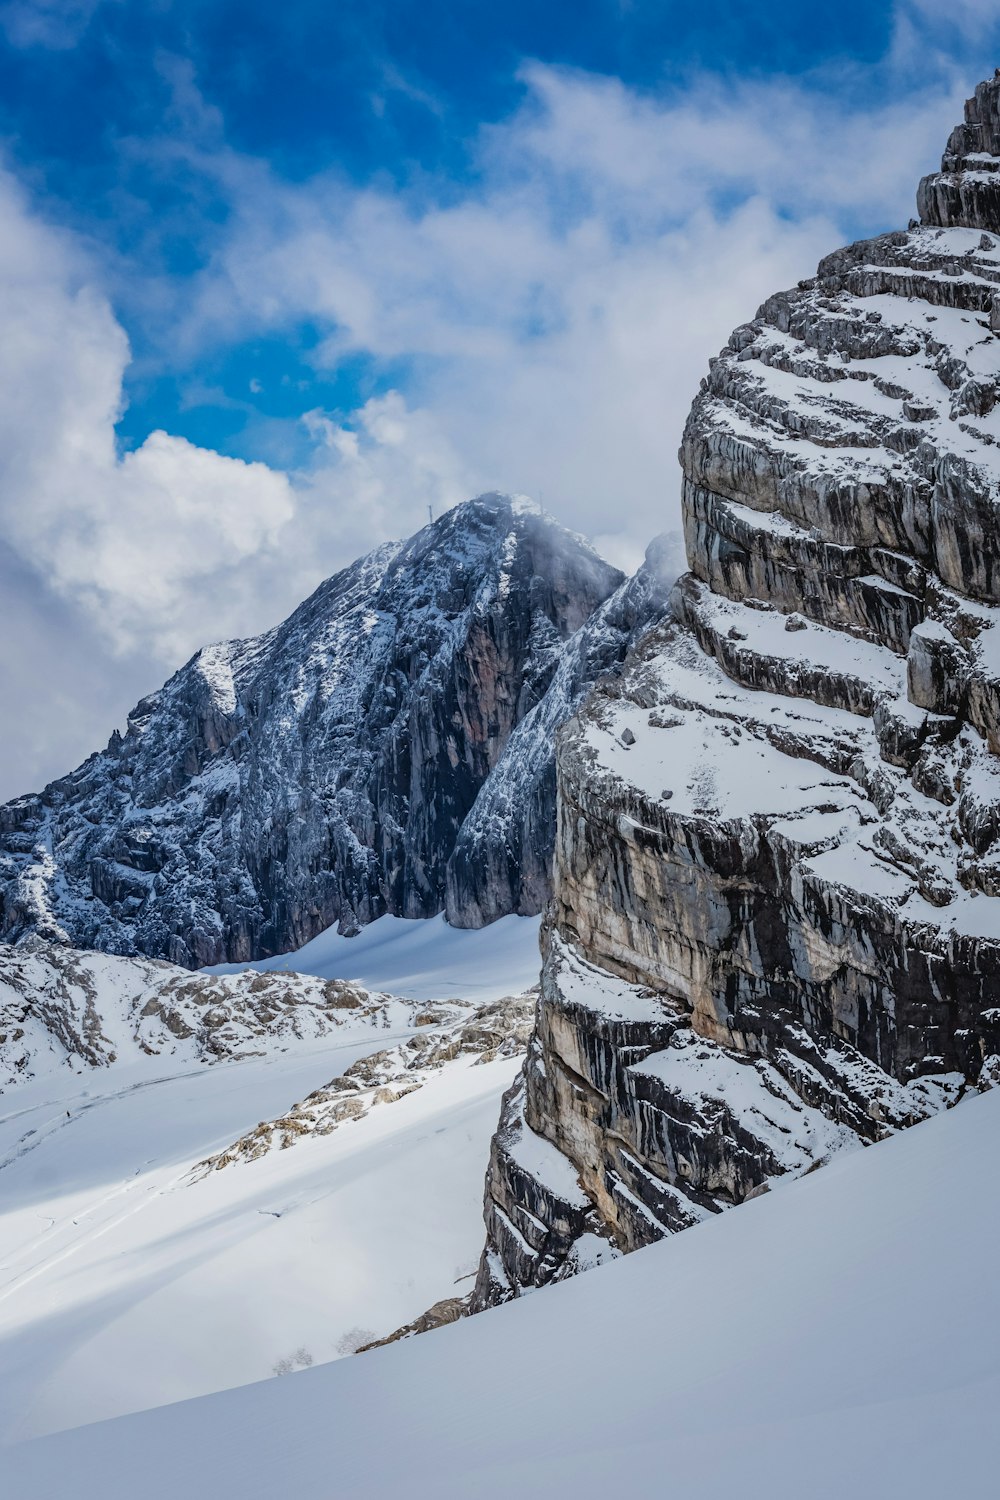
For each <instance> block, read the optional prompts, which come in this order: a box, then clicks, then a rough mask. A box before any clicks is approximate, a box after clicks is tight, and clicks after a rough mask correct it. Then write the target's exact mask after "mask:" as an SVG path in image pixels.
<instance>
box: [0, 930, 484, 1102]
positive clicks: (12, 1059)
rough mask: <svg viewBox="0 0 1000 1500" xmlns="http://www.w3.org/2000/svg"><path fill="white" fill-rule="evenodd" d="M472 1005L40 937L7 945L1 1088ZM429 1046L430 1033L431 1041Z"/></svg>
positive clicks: (0, 1024)
mask: <svg viewBox="0 0 1000 1500" xmlns="http://www.w3.org/2000/svg"><path fill="white" fill-rule="evenodd" d="M471 1009H472V1007H470V1006H468V1005H463V1004H461V1003H459V1002H454V1003H452V1002H449V1003H448V1004H447V1005H443V1006H438V1007H436V1008H435V1011H434V1015H433V1018H431V1017H429V1016H428V1013H427V1012H428V1007H427V1006H425V1005H422V1004H421V1003H420V1002H418V1001H415V1000H401V999H397V998H395V997H394V996H391V995H385V994H380V993H377V992H372V991H369V990H366V989H365V988H364V987H363V986H362V985H360V984H356V983H354V982H352V981H349V980H340V979H319V978H315V977H313V976H312V975H308V974H289V973H276V974H258V973H254V972H252V971H245V972H243V973H241V974H225V975H220V974H192V973H190V971H189V970H187V969H182V968H178V967H176V966H175V965H174V964H168V963H164V962H162V960H159V959H143V958H120V957H118V956H116V955H113V954H107V953H93V952H82V951H80V950H79V949H75V948H69V947H67V946H66V945H65V944H63V943H46V942H43V941H42V940H41V939H39V938H30V939H29V940H28V941H27V942H26V943H24V944H22V945H20V946H18V947H16V948H13V947H10V946H8V945H6V944H0V1092H2V1091H3V1090H5V1089H7V1088H8V1087H9V1086H10V1085H13V1084H17V1083H21V1082H23V1081H24V1080H25V1079H29V1078H35V1077H39V1076H41V1075H44V1074H47V1073H52V1072H62V1071H64V1070H65V1069H67V1068H69V1069H71V1070H72V1071H74V1072H81V1071H83V1070H84V1069H87V1068H114V1067H115V1066H117V1065H125V1064H131V1065H134V1064H135V1063H136V1062H141V1061H143V1060H144V1059H147V1058H155V1057H161V1058H165V1059H166V1058H170V1059H175V1060H177V1061H178V1063H184V1064H202V1063H206V1064H211V1063H215V1062H220V1061H224V1062H230V1061H233V1060H236V1059H239V1058H246V1057H259V1056H263V1055H264V1054H266V1053H267V1052H269V1051H275V1050H281V1049H284V1048H286V1047H288V1046H289V1045H290V1044H292V1043H296V1042H313V1041H319V1040H321V1039H322V1038H324V1037H331V1036H336V1035H337V1034H338V1033H339V1034H345V1032H346V1033H349V1034H351V1035H354V1034H358V1035H360V1036H362V1037H367V1036H368V1035H369V1034H370V1035H371V1037H372V1041H373V1045H377V1039H378V1036H379V1034H380V1033H383V1032H386V1031H391V1032H393V1033H398V1032H399V1031H400V1030H403V1029H406V1028H410V1027H413V1026H417V1025H427V1026H430V1025H435V1026H438V1025H444V1024H445V1023H448V1025H449V1026H453V1025H454V1022H455V1019H456V1018H462V1019H463V1020H464V1021H465V1022H466V1024H468V1022H469V1013H470V1011H471ZM421 1040H422V1041H424V1043H425V1044H427V1043H429V1040H430V1038H429V1036H427V1037H422V1039H421Z"/></svg>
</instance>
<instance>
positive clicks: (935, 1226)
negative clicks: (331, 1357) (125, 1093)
mask: <svg viewBox="0 0 1000 1500" xmlns="http://www.w3.org/2000/svg"><path fill="white" fill-rule="evenodd" d="M998 1143H1000V1093H992V1094H989V1095H986V1096H985V1097H982V1098H977V1099H973V1100H971V1101H967V1102H965V1103H963V1104H961V1105H960V1106H959V1107H958V1108H957V1109H955V1110H953V1111H951V1112H949V1113H948V1114H947V1115H944V1116H939V1117H938V1118H936V1119H934V1120H932V1121H929V1122H927V1123H925V1124H922V1125H918V1126H916V1127H915V1128H914V1129H913V1130H911V1131H909V1132H907V1133H906V1134H905V1135H903V1136H900V1137H897V1138H895V1139H893V1140H891V1141H887V1142H884V1143H882V1144H881V1145H878V1146H875V1147H873V1148H872V1149H870V1150H867V1151H862V1152H856V1153H854V1154H853V1155H851V1156H847V1157H843V1158H841V1159H840V1160H839V1161H838V1162H836V1163H835V1164H833V1165H831V1166H829V1167H827V1168H826V1169H825V1170H824V1171H822V1172H819V1173H816V1174H814V1175H812V1176H810V1177H808V1178H805V1179H802V1180H800V1181H795V1182H790V1183H787V1184H784V1185H782V1186H779V1187H777V1188H776V1189H774V1190H773V1191H772V1192H770V1193H768V1194H765V1195H764V1196H763V1197H762V1198H759V1199H757V1200H755V1201H754V1202H752V1203H748V1204H745V1205H744V1206H743V1207H741V1208H739V1209H737V1210H735V1211H734V1212H732V1213H729V1214H724V1215H722V1216H721V1217H718V1218H714V1219H710V1220H709V1221H707V1222H705V1223H702V1224H699V1225H698V1226H697V1227H695V1228H694V1229H692V1230H690V1231H689V1232H687V1233H685V1234H683V1235H679V1236H676V1237H673V1238H671V1239H669V1240H667V1241H665V1242H663V1243H661V1244H658V1245H654V1246H651V1247H649V1248H647V1249H645V1250H642V1251H640V1252H638V1253H637V1254H636V1255H633V1256H629V1257H628V1258H627V1259H624V1260H620V1261H617V1262H615V1263H614V1264H612V1265H609V1266H605V1267H602V1268H601V1269H599V1270H596V1271H593V1272H590V1273H588V1275H586V1276H581V1277H578V1278H577V1279H576V1280H574V1281H571V1282H567V1283H564V1284H563V1285H561V1286H558V1287H553V1288H552V1289H551V1290H550V1291H548V1292H546V1293H545V1294H544V1295H543V1296H540V1297H537V1296H536V1297H529V1298H525V1299H523V1300H520V1301H517V1302H512V1303H509V1304H508V1305H507V1306H505V1307H502V1308H499V1309H496V1310H495V1311H493V1312H490V1313H488V1314H485V1315H484V1316H482V1317H478V1318H471V1319H467V1320H464V1321H462V1322H460V1323H457V1324H455V1325H453V1326H451V1327H448V1328H444V1329H442V1330H440V1331H438V1332H435V1333H432V1334H430V1335H428V1336H426V1337H424V1338H420V1339H415V1340H413V1341H411V1342H408V1343H403V1344H395V1345H393V1346H392V1347H390V1348H386V1349H379V1350H376V1351H374V1352H372V1353H369V1354H363V1355H360V1356H358V1357H357V1358H355V1359H352V1360H342V1361H340V1362H339V1363H337V1364H333V1365H329V1366H326V1367H324V1368H322V1369H318V1370H306V1371H304V1372H303V1373H300V1374H294V1375H291V1376H290V1377H289V1378H288V1379H286V1380H280V1381H270V1382H268V1383H266V1384H260V1385H254V1386H250V1387H247V1388H244V1389H241V1390H236V1391H228V1392H225V1393H223V1394H221V1395H216V1396H211V1397H207V1398H205V1399H202V1400H198V1401H192V1402H185V1403H183V1404H181V1405H176V1406H171V1407H164V1408H160V1409H158V1410H155V1411H150V1412H146V1413H143V1414H141V1415H137V1416H131V1417H126V1418H123V1419H121V1420H119V1421H116V1422H111V1423H101V1424H98V1425H94V1426H89V1427H84V1428H81V1429H79V1430H77V1431H74V1432H66V1433H61V1434H58V1435H56V1436H52V1437H48V1438H45V1439H43V1440H41V1441H39V1442H36V1443H33V1444H29V1445H23V1446H19V1447H15V1448H12V1449H9V1450H7V1451H5V1453H4V1455H3V1473H4V1480H5V1483H6V1492H7V1493H8V1494H10V1495H11V1497H12V1500H62V1497H63V1496H65V1495H66V1494H68V1493H72V1494H73V1495H74V1496H77V1497H79V1500H119V1497H121V1500H126V1497H128V1500H132V1497H133V1496H134V1495H136V1494H142V1495H143V1496H144V1497H145V1500H176V1497H177V1496H178V1495H185V1496H188V1497H190V1500H209V1497H216V1496H220V1495H225V1496H239V1497H240V1500H273V1497H274V1496H279V1495H280V1496H284V1495H315V1496H330V1497H332V1496H337V1497H338V1500H339V1497H341V1496H344V1497H347V1496H352V1497H353V1496H361V1495H364V1496H366V1497H369V1500H390V1497H395V1496H398V1495H404V1494H405V1495H407V1496H412V1497H414V1500H424V1497H426V1500H432V1497H433V1500H511V1497H512V1496H515V1495H522V1496H528V1495H533V1496H534V1495H550V1496H553V1497H556V1496H560V1497H561V1496H567V1497H569V1496H572V1497H574V1500H605V1497H606V1496H607V1495H609V1494H615V1493H621V1492H622V1489H623V1487H627V1489H628V1491H629V1492H630V1493H633V1494H636V1495H660V1494H677V1495H686V1496H692V1497H694V1496H696V1497H697V1500H732V1497H734V1496H747V1497H754V1500H756V1497H758V1496H765V1495H766V1496H767V1497H768V1500H801V1497H802V1496H803V1495H804V1494H807V1495H808V1496H809V1500H843V1497H844V1496H845V1495H857V1496H863V1497H866V1500H867V1497H872V1500H874V1497H875V1496H893V1497H896V1496H901V1497H902V1496H905V1497H906V1500H938V1497H940V1496H941V1495H953V1494H990V1493H992V1491H993V1489H994V1488H995V1484H996V1453H995V1443H994V1437H993V1434H994V1428H995V1414H996V1409H997V1404H998V1401H1000V1350H998V1348H997V1343H996V1340H995V1339H994V1338H993V1337H991V1330H992V1329H993V1328H995V1326H996V1324H997V1320H998V1318H1000V1289H998V1285H997V1279H996V1277H995V1275H994V1274H993V1270H992V1268H993V1263H994V1257H995V1248H996V1244H997V1241H998V1238H1000V1184H998V1178H997V1174H996V1171H995V1160H996V1155H997V1149H998ZM956 1268H958V1269H956Z"/></svg>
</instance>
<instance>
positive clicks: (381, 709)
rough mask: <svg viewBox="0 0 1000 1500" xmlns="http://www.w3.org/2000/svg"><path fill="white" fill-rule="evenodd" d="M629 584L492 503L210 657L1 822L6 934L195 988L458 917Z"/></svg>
mask: <svg viewBox="0 0 1000 1500" xmlns="http://www.w3.org/2000/svg"><path fill="white" fill-rule="evenodd" d="M621 583H622V575H621V574H620V573H619V572H618V571H617V570H616V569H614V568H611V567H610V566H609V565H608V564H606V563H605V562H603V561H602V560H601V559H600V558H599V557H598V555H597V554H596V553H595V552H594V550H593V548H591V547H590V545H589V544H587V543H584V542H583V541H582V539H580V538H577V537H575V536H574V535H573V534H572V533H571V532H568V531H566V530H565V529H564V528H562V527H561V526H559V525H558V524H557V523H556V522H555V521H554V520H552V518H551V517H548V516H546V515H545V514H544V513H543V512H542V511H541V510H540V509H539V508H538V507H537V506H534V505H533V504H531V503H529V502H527V501H526V500H525V499H524V498H523V497H514V498H511V497H508V496H504V495H500V494H484V495H480V496H478V497H477V498H476V499H474V500H470V501H468V502H466V503H465V504H463V505H460V506H457V507H455V508H454V509H453V510H450V511H447V512H445V513H444V514H443V515H441V516H440V517H438V518H437V519H436V520H434V521H432V522H431V523H430V524H429V525H428V526H425V527H424V528H423V529H422V530H421V531H419V532H417V533H416V535H414V536H413V537H411V538H410V539H409V540H408V541H405V542H390V543H386V544H384V545H382V546H380V547H377V548H376V549H375V550H374V551H373V552H371V553H370V554H368V556H366V557H363V558H360V559H359V560H358V561H357V562H355V563H353V564H351V565H350V566H349V567H347V568H345V569H342V570H341V571H340V572H339V573H337V574H335V575H334V576H333V577H331V578H329V579H327V580H326V581H325V582H324V583H322V584H321V585H320V586H319V588H317V589H316V590H315V592H314V593H313V594H312V596H311V597H310V598H309V599H307V600H305V601H304V603H303V604H301V605H300V606H299V608H298V609H296V610H295V611H294V612H293V614H292V615H290V616H289V618H288V619H287V620H285V621H284V622H283V623H282V624H280V625H278V626H276V627H275V628H273V629H271V630H269V631H267V632H265V633H264V634H262V635H260V636H258V637H254V638H251V639H248V640H241V641H232V642H223V643H218V644H215V645H212V646H208V647H205V648H204V649H203V650H202V651H200V652H198V653H197V654H196V655H195V656H194V657H193V658H192V659H191V661H189V662H188V663H187V664H186V665H185V666H184V667H183V668H181V670H180V671H179V672H177V673H175V674H174V676H173V677H172V678H171V679H170V680H169V682H167V683H166V684H165V685H164V686H163V687H162V688H161V689H160V690H159V691H158V692H156V693H153V694H151V695H150V696H149V697H147V698H145V699H143V700H142V702H141V703H139V704H138V705H137V706H136V708H135V709H134V710H133V711H132V713H131V714H130V715H129V719H128V726H127V729H126V732H125V734H124V735H123V736H122V735H119V734H118V733H117V732H116V733H115V734H114V735H113V736H112V738H111V740H110V742H109V744H108V746H107V749H106V750H104V751H102V752H100V753H98V754H97V755H94V756H91V757H90V758H89V759H88V760H87V761H86V762H84V764H83V765H82V766H81V767H79V768H78V769H77V770H76V771H74V772H72V773H71V774H70V775H69V776H66V777H64V778H62V779H61V780H59V781H56V782H54V783H52V784H51V785H50V786H49V787H47V788H46V789H45V790H44V791H43V792H42V793H40V794H38V795H37V796H28V797H22V798H19V799H18V800H17V801H15V802H12V803H10V804H8V805H7V806H6V807H5V808H3V809H0V936H2V937H6V938H8V939H14V940H16V939H18V938H19V937H20V936H21V935H23V934H24V933H27V932H38V933H40V934H41V935H42V936H43V937H46V938H49V939H52V940H66V939H68V940H69V941H70V942H71V943H73V944H76V945H77V946H81V947H95V948H100V949H104V950H107V951H117V952H121V953H126V954H128V953H144V954H148V955H150V956H154V957H157V956H159V957H166V958H169V959H171V960H172V961H175V962H178V963H181V964H183V965H186V966H189V967H197V966H201V965H204V964H210V963H217V962H220V961H230V960H243V959H248V958H253V957H263V956H266V955H268V954H273V953H280V952H286V951H288V950H289V949H294V948H297V947H299V946H300V945H301V944H302V943H304V942H306V941H308V940H309V939H310V938H312V937H314V936H315V935H316V934H317V933H318V932H321V931H322V930H323V929H324V928H325V927H328V926H330V925H331V924H336V925H338V926H339V927H340V929H341V930H342V931H351V930H356V929H357V928H358V927H359V926H362V925H364V924H365V923H367V922H369V921H371V920H373V919H374V918H376V917H378V916H380V915H381V914H382V913H384V912H392V913H394V914H396V915H400V916H409V917H421V916H429V915H432V914H434V913H436V912H439V911H441V910H442V909H443V908H444V906H445V901H446V870H447V866H448V861H449V859H450V857H451V854H452V851H453V848H454V846H455V842H456V839H457V836H458V833H459V831H460V829H461V827H462V825H463V822H464V820H465V819H466V817H467V815H468V814H469V812H470V810H471V808H472V806H473V804H474V803H475V801H476V797H477V795H478V793H479V790H480V789H481V787H482V785H483V784H484V782H485V781H486V780H487V779H488V777H489V775H490V773H491V772H492V770H493V769H494V768H495V767H496V765H497V763H498V761H499V760H500V758H501V757H502V754H503V751H504V748H505V746H506V744H507V741H508V740H509V738H510V735H511V732H512V731H513V729H514V728H515V727H516V726H517V724H518V723H519V722H520V721H521V720H522V719H523V718H524V717H525V716H526V715H527V714H529V713H530V712H531V711H532V709H534V708H535V707H536V705H538V704H540V703H541V702H542V700H543V699H544V698H545V696H546V694H547V692H548V689H549V685H550V682H551V681H552V678H553V675H554V673H555V672H556V669H557V666H558V664H559V661H560V658H561V655H562V653H563V651H564V650H565V649H566V645H567V642H569V641H570V640H571V639H572V638H573V636H574V635H575V633H576V632H578V631H579V630H580V629H581V628H582V627H583V626H584V625H585V624H586V622H587V621H588V620H589V618H590V616H591V615H592V614H593V612H594V610H595V609H596V608H597V607H598V606H600V605H601V604H602V603H603V601H604V600H605V599H607V598H608V597H609V595H611V594H612V593H613V592H614V591H615V589H616V588H618V587H619V585H620V584H621ZM624 649H625V639H624V635H623V634H621V633H620V639H619V643H618V648H617V656H615V651H614V650H612V651H611V653H610V654H611V656H612V657H615V659H616V660H620V657H621V655H622V654H623V652H624ZM609 664H610V661H609ZM547 754H548V755H549V757H550V758H551V754H552V750H551V744H550V745H549V747H548V750H547ZM543 758H544V756H543ZM544 812H545V816H546V817H547V819H548V821H547V822H544V820H543V826H540V827H538V828H537V829H536V830H535V833H536V835H537V842H538V848H539V850H540V851H541V852H540V856H539V857H540V859H544V858H545V853H546V851H547V850H550V849H551V841H552V837H553V826H552V825H553V818H552V809H551V806H549V807H547V808H546V809H545V810H544ZM498 878H499V877H498ZM503 880H504V882H505V884H504V886H503V888H502V889H500V888H498V889H495V890H494V891H493V892H492V893H491V896H490V899H489V903H488V905H489V912H490V914H491V915H502V914H503V913H504V912H507V911H513V910H518V911H523V912H531V911H537V910H539V909H540V905H541V904H542V902H543V901H544V899H545V896H546V895H547V882H546V880H545V879H544V878H543V879H542V880H541V881H539V880H538V878H537V875H536V872H535V871H532V877H531V880H530V881H529V882H526V888H525V890H524V891H522V882H521V877H520V870H519V868H518V867H517V865H516V862H515V864H514V865H511V866H509V867H508V868H507V869H506V870H505V871H504V872H503ZM451 910H452V912H453V914H454V915H455V916H456V918H457V919H458V920H463V913H462V910H461V909H460V907H459V908H456V907H455V906H454V903H453V904H452V908H451ZM479 919H480V918H479V916H478V914H477V913H474V914H473V915H472V916H471V918H470V920H471V921H472V922H473V923H474V922H475V921H477V920H479Z"/></svg>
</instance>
